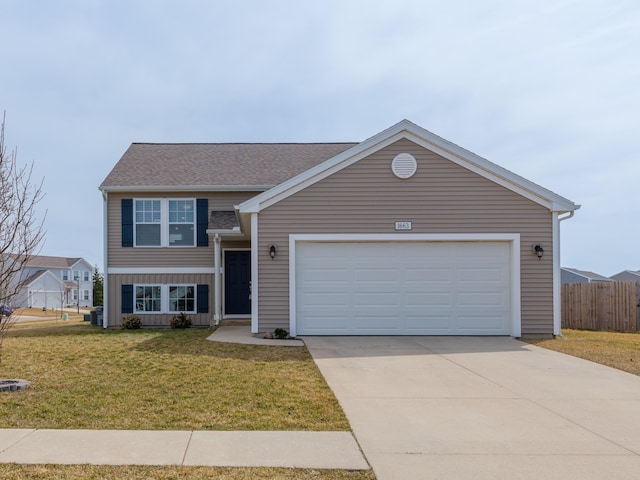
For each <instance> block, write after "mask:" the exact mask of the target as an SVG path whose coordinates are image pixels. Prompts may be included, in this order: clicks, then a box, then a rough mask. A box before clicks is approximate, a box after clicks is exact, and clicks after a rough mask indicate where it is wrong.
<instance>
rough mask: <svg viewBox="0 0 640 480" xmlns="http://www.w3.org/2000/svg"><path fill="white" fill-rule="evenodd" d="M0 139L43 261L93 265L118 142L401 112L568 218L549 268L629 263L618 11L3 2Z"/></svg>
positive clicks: (314, 125)
mask: <svg viewBox="0 0 640 480" xmlns="http://www.w3.org/2000/svg"><path fill="white" fill-rule="evenodd" d="M0 19H1V27H0V42H1V45H2V50H1V51H2V56H1V61H2V64H1V65H2V66H1V68H0V111H5V112H6V127H5V142H6V144H7V146H8V147H9V148H17V151H18V160H19V161H20V162H22V163H29V162H34V164H35V167H34V169H35V175H36V177H38V178H44V190H45V192H46V198H45V200H44V202H43V204H42V205H41V207H42V208H41V210H42V211H44V209H47V210H48V213H47V217H46V225H45V228H46V230H47V240H46V244H45V246H44V249H43V251H42V253H43V254H46V255H55V256H82V257H84V258H85V259H87V260H88V261H89V262H90V263H92V264H97V265H98V267H99V268H100V270H103V265H102V252H103V249H102V236H103V232H102V230H103V229H102V225H103V224H102V198H101V196H100V192H99V191H98V185H99V184H100V183H101V182H102V180H103V179H104V178H105V177H106V175H107V174H108V173H109V171H110V169H111V168H112V167H113V165H114V164H115V163H116V162H117V160H118V159H119V158H120V156H121V155H122V153H123V152H124V151H125V150H126V149H127V147H128V146H129V144H130V143H131V142H324V141H361V140H365V139H366V138H368V137H370V136H372V135H374V134H376V133H378V132H380V131H381V130H384V129H385V128H387V127H389V126H391V125H393V124H395V123H397V122H398V121H400V120H402V119H403V118H407V119H409V120H411V121H413V122H414V123H417V124H418V125H420V126H422V127H424V128H426V129H427V130H430V131H432V132H434V133H436V134H438V135H440V136H442V137H444V138H446V139H448V140H450V141H452V142H454V143H457V144H458V145H460V146H462V147H464V148H466V149H468V150H471V151H473V152H474V153H477V154H478V155H481V156H483V157H485V158H487V159H489V160H491V161H493V162H495V163H497V164H499V165H501V166H503V167H505V168H508V169H509V170H512V171H513V172H515V173H518V174H520V175H522V176H524V177H526V178H528V179H530V180H532V181H534V182H536V183H539V184H540V185H542V186H544V187H546V188H548V189H550V190H553V191H554V192H556V193H558V194H560V195H562V196H564V197H567V198H569V199H570V200H572V201H574V202H576V203H578V204H581V205H582V208H581V209H580V210H578V212H576V215H575V217H574V218H572V219H571V220H568V221H566V222H563V223H562V264H563V266H571V267H575V268H580V269H586V270H593V271H596V272H598V273H601V274H604V275H611V274H614V273H617V272H619V271H621V270H625V269H634V270H637V269H640V249H639V248H638V243H639V242H638V240H639V239H640V223H639V222H638V216H639V214H640V206H639V202H638V188H639V187H638V185H639V178H640V3H639V2H637V0H575V1H573V0H566V1H563V0H557V1H551V0H550V1H542V2H531V1H521V0H483V1H481V2H479V1H476V0H448V1H433V0H390V1H375V0H367V1H359V0H341V1H329V0H323V1H315V2H311V1H300V0H291V1H279V0H270V1H268V2H267V1H253V0H246V1H243V0H239V1H236V2H227V1H225V2H223V1H215V0H181V1H167V0H147V1H144V0H58V1H55V2H52V1H50V0H30V1H26V0H2V1H1V2H0Z"/></svg>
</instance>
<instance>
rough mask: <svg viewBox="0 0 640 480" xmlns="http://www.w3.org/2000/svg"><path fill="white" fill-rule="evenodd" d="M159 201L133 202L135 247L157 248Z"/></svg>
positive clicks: (159, 242)
mask: <svg viewBox="0 0 640 480" xmlns="http://www.w3.org/2000/svg"><path fill="white" fill-rule="evenodd" d="M160 218H161V212H160V200H136V201H135V224H136V228H135V232H136V245H137V246H139V247H159V246H160V245H161V236H160Z"/></svg>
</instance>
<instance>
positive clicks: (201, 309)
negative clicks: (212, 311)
mask: <svg viewBox="0 0 640 480" xmlns="http://www.w3.org/2000/svg"><path fill="white" fill-rule="evenodd" d="M198 313H209V285H206V284H203V285H198Z"/></svg>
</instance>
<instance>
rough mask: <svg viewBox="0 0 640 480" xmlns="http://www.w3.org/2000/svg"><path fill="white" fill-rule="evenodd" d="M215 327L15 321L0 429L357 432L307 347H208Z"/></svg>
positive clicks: (4, 371) (0, 372)
mask: <svg viewBox="0 0 640 480" xmlns="http://www.w3.org/2000/svg"><path fill="white" fill-rule="evenodd" d="M210 333H211V331H210V330H196V329H188V330H161V331H158V330H137V331H125V330H103V329H101V328H98V327H91V326H90V325H88V324H87V323H86V322H83V321H82V320H70V321H68V322H59V321H58V322H54V321H51V322H49V321H44V320H43V321H38V322H33V323H25V324H21V323H18V324H16V325H15V327H14V328H13V329H12V330H11V331H10V332H9V334H8V336H7V337H6V339H5V344H4V353H3V361H2V364H0V377H1V378H23V379H25V380H29V381H30V382H31V387H30V388H28V389H27V390H24V391H22V392H11V393H0V428H73V429H134V430H319V431H320V430H325V431H326V430H329V431H340V430H342V431H345V430H350V428H349V425H348V422H347V420H346V418H345V416H344V413H343V412H342V410H341V408H340V406H339V405H338V402H337V400H336V399H335V397H334V395H333V393H332V392H331V390H330V389H329V387H328V386H327V384H326V382H325V381H324V378H323V377H322V375H321V374H320V372H319V371H318V369H317V367H316V365H315V363H314V362H313V360H312V359H311V356H310V355H309V353H308V351H307V350H306V348H291V347H276V346H254V345H234V344H224V343H218V342H210V341H208V340H206V337H207V336H208V335H210Z"/></svg>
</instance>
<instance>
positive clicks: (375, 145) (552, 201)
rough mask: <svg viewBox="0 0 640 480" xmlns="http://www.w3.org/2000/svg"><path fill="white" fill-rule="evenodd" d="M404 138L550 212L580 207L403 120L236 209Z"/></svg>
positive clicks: (260, 203) (271, 199) (250, 208)
mask: <svg viewBox="0 0 640 480" xmlns="http://www.w3.org/2000/svg"><path fill="white" fill-rule="evenodd" d="M403 138H406V139H408V140H410V141H412V142H414V143H416V144H418V145H420V146H422V147H424V148H426V149H428V150H430V151H432V152H434V153H437V154H438V155H440V156H442V157H444V158H446V159H448V160H450V161H452V162H454V163H456V164H458V165H460V166H462V167H464V168H466V169H468V170H470V171H473V172H475V173H477V174H478V175H480V176H483V177H485V178H487V179H489V180H491V181H493V182H495V183H497V184H499V185H502V186H503V187H506V188H508V189H510V190H512V191H514V192H516V193H518V194H520V195H522V196H524V197H526V198H528V199H530V200H532V201H534V202H536V203H538V204H540V205H543V206H545V207H546V208H549V210H551V211H555V212H559V213H566V212H572V211H574V210H577V209H578V208H580V206H579V205H576V204H574V203H573V202H571V201H570V200H568V199H566V198H564V197H561V196H560V195H557V194H555V193H553V192H551V191H550V190H547V189H545V188H543V187H541V186H539V185H537V184H535V183H533V182H531V181H529V180H527V179H525V178H523V177H520V176H519V175H516V174H515V173H513V172H511V171H509V170H507V169H505V168H502V167H500V166H498V165H496V164H494V163H492V162H490V161H489V160H486V159H484V158H482V157H480V156H478V155H476V154H474V153H472V152H470V151H468V150H465V149H464V148H462V147H459V146H458V145H455V144H453V143H451V142H449V141H448V140H445V139H443V138H441V137H439V136H437V135H435V134H433V133H431V132H429V131H428V130H425V129H423V128H421V127H419V126H417V125H415V124H414V123H412V122H410V121H408V120H403V121H401V122H399V123H397V124H396V125H394V126H392V127H390V128H388V129H386V130H384V131H383V132H380V133H379V134H377V135H375V136H373V137H371V138H369V139H368V140H365V141H364V142H362V143H360V144H357V145H355V146H353V147H352V148H350V149H348V150H346V151H343V152H341V153H339V154H338V155H336V156H334V157H333V158H331V159H328V160H326V161H325V162H323V163H321V164H319V165H316V166H314V167H312V168H310V169H308V170H306V171H305V172H302V173H301V174H299V175H297V176H295V177H293V178H290V179H288V180H286V181H284V182H283V183H281V184H279V185H277V186H276V187H274V188H272V189H270V190H268V191H266V192H263V193H261V194H259V195H257V196H255V197H253V198H251V199H249V200H247V201H245V202H243V203H242V204H241V205H240V206H239V211H240V213H255V212H259V211H261V210H262V209H264V208H267V207H268V206H270V205H273V204H274V203H277V202H279V201H280V200H282V199H284V198H287V197H289V196H290V195H293V194H294V193H296V192H298V191H300V190H303V189H304V188H306V187H308V186H310V185H312V184H314V183H316V182H319V181H320V180H322V179H324V178H326V177H328V176H330V175H332V174H334V173H336V172H338V171H340V170H342V169H343V168H346V167H348V166H349V165H352V164H353V163H355V162H358V161H359V160H361V159H363V158H365V157H367V156H369V155H371V154H372V153H374V152H376V151H378V150H380V149H382V148H384V147H386V146H388V145H391V144H392V143H394V142H397V141H398V140H400V139H403Z"/></svg>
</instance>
